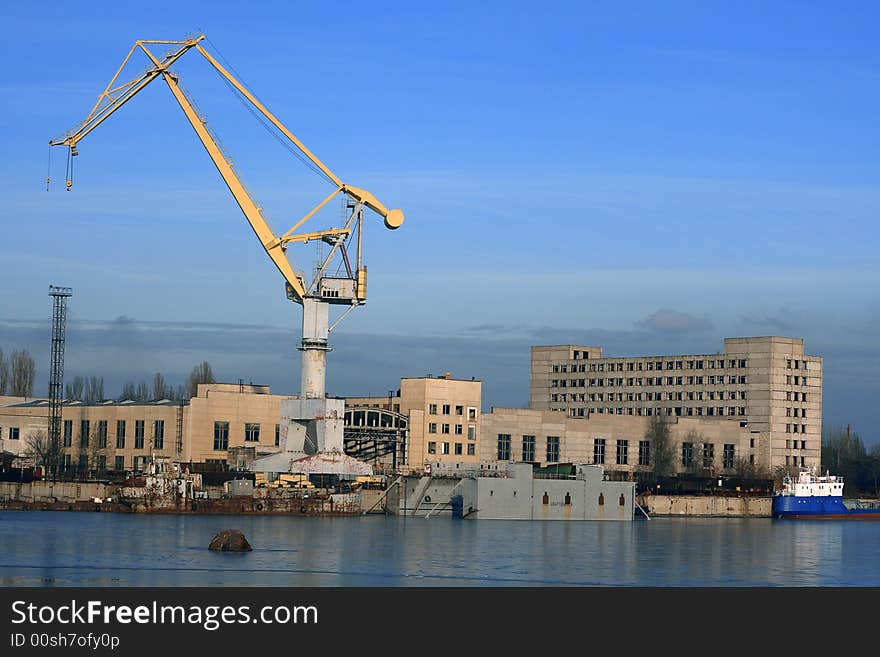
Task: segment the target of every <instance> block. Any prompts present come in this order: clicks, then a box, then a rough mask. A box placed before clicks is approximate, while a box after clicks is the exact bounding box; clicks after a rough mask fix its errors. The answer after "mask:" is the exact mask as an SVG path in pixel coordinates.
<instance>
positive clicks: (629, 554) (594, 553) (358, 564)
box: [0, 511, 880, 586]
mask: <svg viewBox="0 0 880 657" xmlns="http://www.w3.org/2000/svg"><path fill="white" fill-rule="evenodd" d="M230 528H237V529H241V530H242V531H244V532H245V534H246V535H247V537H248V539H249V540H250V542H251V544H252V545H253V546H254V548H255V549H254V551H253V552H250V553H245V554H224V553H216V552H211V551H209V550H207V545H208V543H209V542H210V540H211V537H212V536H213V535H214V534H215V533H216V532H218V531H220V530H221V529H230ZM878 540H880V523H853V522H845V521H831V522H828V521H822V522H820V521H804V522H800V521H797V522H792V521H771V520H769V519H726V520H725V519H714V518H707V519H693V518H692V519H685V518H669V519H660V518H655V519H652V520H650V521H643V522H633V523H616V522H614V523H612V522H604V523H603V522H571V523H564V522H544V523H542V522H515V521H514V522H506V521H473V522H468V521H464V522H462V521H453V520H449V519H444V518H431V519H429V520H424V519H421V518H393V517H388V518H385V517H381V516H377V517H366V518H299V517H285V516H274V517H268V516H262V517H260V516H256V517H254V516H248V517H242V516H198V517H185V516H141V515H118V514H109V513H91V514H90V513H69V512H67V513H65V512H58V513H51V512H15V511H6V512H0V585H3V586H71V585H76V586H114V585H118V586H178V585H179V586H199V585H206V586H224V585H232V586H240V585H255V586H278V585H281V586H432V585H440V586H474V585H491V586H506V585H536V586H546V585H600V586H826V585H843V586H878V585H880V560H877V559H876V558H874V556H873V546H875V545H877V543H878Z"/></svg>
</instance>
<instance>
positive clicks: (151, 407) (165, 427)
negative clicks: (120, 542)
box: [0, 383, 283, 471]
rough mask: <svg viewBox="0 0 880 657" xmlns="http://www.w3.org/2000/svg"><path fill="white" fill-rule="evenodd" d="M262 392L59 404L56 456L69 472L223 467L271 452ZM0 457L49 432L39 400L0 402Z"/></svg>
mask: <svg viewBox="0 0 880 657" xmlns="http://www.w3.org/2000/svg"><path fill="white" fill-rule="evenodd" d="M282 398H283V397H281V396H279V395H271V394H269V387H268V386H255V385H239V384H223V383H210V384H202V385H199V386H198V392H197V394H196V396H195V397H193V398H192V399H189V400H186V401H185V402H172V401H169V400H167V399H163V400H158V401H150V402H135V401H105V402H100V403H90V404H86V403H83V402H79V401H72V402H65V403H64V405H63V409H62V424H61V448H62V450H63V462H64V464H65V465H66V467H67V468H68V469H75V470H83V471H104V470H120V471H121V470H135V471H137V470H142V469H143V468H144V466H145V465H146V463H147V462H149V461H150V460H151V459H153V458H160V457H164V458H169V459H174V460H180V461H195V462H217V463H220V462H224V463H225V462H226V460H227V458H228V450H229V449H230V448H234V447H254V448H255V451H256V452H257V453H261V454H269V453H272V452H275V451H277V450H278V429H279V426H278V424H279V418H280V407H279V404H280V400H281V399H282ZM0 403H2V404H3V405H2V406H0V435H3V436H4V439H3V440H2V441H0V450H5V451H8V452H12V453H14V454H18V455H23V454H26V453H27V452H28V444H27V443H28V439H29V437H30V436H31V435H32V434H34V433H35V432H40V431H42V432H46V431H47V430H48V425H49V422H48V402H47V401H46V400H44V399H37V400H24V399H21V398H14V397H5V398H2V399H0Z"/></svg>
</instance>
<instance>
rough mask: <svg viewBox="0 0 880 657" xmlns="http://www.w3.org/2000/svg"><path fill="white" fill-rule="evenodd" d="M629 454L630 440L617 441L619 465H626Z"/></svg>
mask: <svg viewBox="0 0 880 657" xmlns="http://www.w3.org/2000/svg"><path fill="white" fill-rule="evenodd" d="M628 452H629V441H628V440H618V441H617V465H626V463H627V456H628Z"/></svg>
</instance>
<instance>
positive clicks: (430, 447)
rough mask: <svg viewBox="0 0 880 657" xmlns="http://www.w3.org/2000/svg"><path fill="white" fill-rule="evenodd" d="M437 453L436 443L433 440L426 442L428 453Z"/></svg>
mask: <svg viewBox="0 0 880 657" xmlns="http://www.w3.org/2000/svg"><path fill="white" fill-rule="evenodd" d="M436 453H437V443H435V442H434V441H433V440H432V441H431V442H429V443H428V454H436Z"/></svg>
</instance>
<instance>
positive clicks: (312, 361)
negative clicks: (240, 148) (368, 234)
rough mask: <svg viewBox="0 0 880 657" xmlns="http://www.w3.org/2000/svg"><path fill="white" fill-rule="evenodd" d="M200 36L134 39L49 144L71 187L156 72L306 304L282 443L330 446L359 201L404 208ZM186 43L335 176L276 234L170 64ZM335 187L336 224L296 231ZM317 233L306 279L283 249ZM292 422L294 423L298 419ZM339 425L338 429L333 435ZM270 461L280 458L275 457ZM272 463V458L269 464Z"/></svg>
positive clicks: (358, 253) (357, 261) (357, 269)
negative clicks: (338, 331)
mask: <svg viewBox="0 0 880 657" xmlns="http://www.w3.org/2000/svg"><path fill="white" fill-rule="evenodd" d="M205 38H206V37H205V35H204V34H201V35H199V36H197V37H195V38H188V39H185V40H181V41H156V40H138V41H136V42H135V44H134V45H133V46H132V47H131V49H130V50H129V52H128V54H127V55H126V56H125V59H123V61H122V64H120V66H119V68H118V69H117V70H116V73H115V74H114V76H113V77H112V78H111V80H110V82H109V83H108V84H107V86H106V87H105V88H104V91H103V92H101V94H100V95H99V96H98V100H97V102H96V103H95V104H94V106H93V107H92V109H91V110H90V111H89V113H88V114H87V116H86V117H85V119H83V120H82V121H81V122H80V123H79V124H78V125H77V126H76V127H74V128H73V129H71V130H69V131H68V132H67V133H65V134H64V135H63V136H62V137H59V138H56V139H53V140H51V141H50V142H49V145H50V146H66V147H67V148H68V156H67V175H66V187H67V190H68V191H70V189H71V188H72V186H73V158H75V157H76V156H77V155H78V145H79V143H80V142H81V141H82V140H83V139H84V138H85V137H86V136H88V135H89V134H90V133H91V132H92V131H93V130H94V129H95V128H97V127H98V126H99V125H101V124H102V123H103V122H104V121H105V120H106V119H107V118H109V117H110V116H111V115H112V114H113V113H114V112H116V111H117V110H119V109H120V108H121V107H122V106H123V105H125V103H127V102H128V101H129V100H131V99H132V98H134V96H135V95H136V94H138V93H139V92H140V91H141V90H143V89H144V88H145V87H146V86H147V85H148V84H150V82H152V81H153V80H156V79H158V78H161V79H162V80H164V81H165V83H166V84H167V86H168V88H169V89H170V90H171V93H172V95H173V96H174V99H175V100H176V101H177V103H178V104H179V105H180V108H181V109H182V110H183V113H184V115H185V116H186V118H187V120H188V121H189V123H190V125H191V126H192V128H193V130H194V131H195V133H196V135H197V136H198V138H199V140H200V141H201V143H202V145H203V146H204V147H205V150H206V151H207V152H208V155H209V156H210V158H211V161H212V162H213V163H214V166H215V167H216V168H217V171H218V172H219V173H220V175H221V177H222V178H223V180H224V182H225V183H226V185H227V187H228V188H229V191H230V192H231V193H232V196H233V198H234V199H235V201H236V203H238V206H239V208H241V211H242V212H243V213H244V216H245V218H246V219H247V221H248V223H249V224H250V226H251V228H252V229H253V231H254V233H255V234H256V236H257V239H258V240H259V241H260V244H261V245H262V247H263V249H264V250H265V251H266V254H267V255H268V256H269V258H270V259H271V260H272V262H273V263H274V265H275V266H276V267H277V268H278V271H279V272H281V276H282V278H283V279H284V286H285V292H286V296H287V298H288V299H289V300H291V301H293V302H295V303H298V304H300V305H301V306H302V307H303V320H302V343H301V346H300V350H301V351H302V352H303V355H302V373H301V374H302V376H301V393H300V399H301V400H304V401H305V403H302V404H299V405H298V406H297V405H295V406H291V407H289V408H288V409H287V411H288V415H287V419H288V420H290V427H291V429H292V430H293V433H294V434H300V435H299V436H298V438H297V439H296V440H294V441H293V443H295V444H296V446H297V447H295V448H292V447H291V445H288V450H287V451H288V452H292V453H300V452H303V451H304V452H305V453H312V454H313V453H316V452H321V451H325V450H327V449H331V450H337V451H341V449H342V429H341V426H342V412H344V411H341V410H340V409H339V408H336V406H338V404H335V403H331V402H336V401H341V400H328V399H327V398H326V391H325V378H326V354H327V351H329V350H330V347H329V345H328V336H329V333H330V331H331V330H332V329H334V328H335V327H336V326H337V325H338V324H339V322H340V321H341V320H342V319H343V318H344V317H345V315H347V314H348V313H349V312H350V311H351V310H352V309H354V308H355V307H357V306H360V305H363V304H364V303H365V302H366V298H367V289H366V287H367V268H366V266H365V265H364V264H363V262H362V241H363V221H364V209H365V208H368V209H370V210H372V211H373V212H375V213H376V214H378V215H379V216H380V217H382V219H383V220H384V223H385V226H386V228H388V229H391V230H394V229H397V228H399V227H400V226H401V224H402V223H403V219H404V216H403V212H402V211H401V210H400V209H389V208H387V207H386V206H385V205H384V204H383V203H382V202H381V201H379V199H377V198H376V197H375V196H374V195H373V194H372V193H370V192H369V191H367V190H365V189H361V188H359V187H354V186H353V185H349V184H346V183H344V182H343V181H342V180H341V179H340V178H339V177H338V176H337V175H336V174H334V173H333V172H332V171H331V170H330V169H329V168H328V167H327V166H326V165H325V164H324V163H323V162H322V161H321V160H319V159H318V158H317V156H315V155H314V153H312V152H311V151H310V150H309V149H308V148H307V147H306V146H305V144H303V143H302V142H301V141H300V140H299V139H298V138H297V137H296V136H295V135H294V134H293V133H292V132H291V131H290V130H288V129H287V127H286V126H285V125H284V124H283V123H281V121H280V120H279V119H278V118H277V117H276V116H275V115H274V114H273V113H272V112H270V111H269V110H268V109H267V108H266V106H265V105H264V104H263V103H262V102H260V101H259V100H258V99H257V97H256V96H255V95H254V94H253V93H252V92H251V91H250V90H248V88H247V87H246V86H245V85H244V84H242V83H241V82H240V81H239V80H238V79H237V78H236V77H235V76H233V75H232V74H231V73H230V72H229V71H228V70H227V69H226V68H225V67H224V66H223V65H222V64H220V62H218V61H217V59H216V58H215V57H213V56H212V55H211V54H210V53H209V52H208V51H207V50H206V49H205V48H204V46H203V45H202V42H203V41H204V40H205ZM152 46H166V47H170V48H171V49H170V50H169V51H168V52H166V53H165V54H164V55H161V56H157V55H155V54H154V53H153V52H152V50H151V47H152ZM191 50H194V51H196V52H197V53H199V54H200V55H202V57H204V59H205V60H207V61H208V63H210V65H211V66H212V67H213V68H214V69H215V70H216V71H217V72H218V73H219V74H220V76H221V77H222V78H223V79H224V80H225V81H226V82H227V83H228V84H229V85H231V87H232V88H233V89H234V90H235V91H236V92H237V93H239V94H240V95H241V97H242V98H244V99H245V100H246V101H247V103H250V105H251V106H252V107H253V108H254V109H256V110H257V111H258V112H259V113H260V115H262V117H264V118H265V119H266V120H268V121H269V123H271V125H272V126H274V127H275V128H276V129H277V130H278V131H279V132H280V133H281V134H282V135H283V136H284V138H285V139H286V140H287V141H288V142H290V144H292V145H293V147H294V148H295V149H296V152H297V153H298V154H301V155H302V156H303V157H304V158H305V160H304V161H305V162H306V164H310V165H312V166H313V167H314V168H316V169H317V171H318V172H320V173H321V174H322V175H323V176H324V177H326V178H327V179H328V180H329V181H330V182H331V183H332V185H333V187H334V189H333V191H332V192H331V193H330V194H328V195H327V196H326V197H325V198H324V199H323V200H321V201H320V202H319V203H318V204H317V205H315V206H314V207H313V208H312V209H311V210H309V212H307V213H306V214H305V215H304V216H303V217H302V218H301V219H299V221H297V222H296V224H295V225H294V226H293V227H292V228H290V229H289V230H287V231H286V232H284V233H282V234H280V235H276V234H275V233H274V232H273V231H272V229H271V227H270V226H269V224H268V223H267V222H266V220H265V218H264V217H263V214H262V212H261V210H260V206H259V205H258V204H257V203H256V202H255V201H254V199H253V198H252V197H251V195H250V194H249V193H248V191H247V189H246V188H245V186H244V184H243V183H242V181H241V180H240V179H239V177H238V175H237V174H236V173H235V170H234V168H233V166H232V163H231V162H230V160H229V159H228V158H227V157H226V155H225V154H224V153H223V151H222V150H221V148H220V146H219V145H218V143H217V140H216V139H215V138H214V137H213V136H212V134H211V132H210V130H209V129H208V126H207V124H206V121H205V119H204V118H203V117H202V116H201V115H200V114H199V112H197V111H196V109H195V104H194V102H193V101H192V99H191V98H190V97H189V95H188V93H187V92H186V91H185V90H184V89H183V88H182V86H181V85H180V81H179V76H178V75H177V74H176V73H175V72H174V71H172V70H171V66H172V64H174V63H175V62H177V61H178V60H179V59H180V58H181V57H183V55H185V54H186V53H187V52H189V51H191ZM136 51H141V52H143V53H144V54H145V55H146V56H147V58H148V59H149V62H150V64H149V66H148V68H147V69H146V70H145V71H143V72H142V73H141V74H140V75H138V76H136V77H135V78H134V79H131V80H128V81H127V82H119V78H120V75H121V73H122V71H123V69H124V68H125V66H126V64H127V63H128V62H129V60H130V59H131V58H132V56H133V55H134V54H135V52H136ZM298 156H299V155H298ZM300 159H302V157H301V158H300ZM339 194H342V195H344V196H346V197H348V203H347V209H350V210H351V212H350V214H349V216H348V218H347V220H346V221H345V223H344V224H343V225H342V226H341V227H331V228H327V229H324V230H318V231H313V232H297V231H299V230H300V228H302V226H303V224H305V223H306V222H307V221H308V220H309V219H311V218H312V217H313V216H314V215H315V214H316V213H318V211H319V210H321V209H322V208H323V207H324V206H326V205H327V204H328V203H329V202H330V201H331V200H332V199H333V198H334V197H336V196H337V195H339ZM353 235H356V241H355V243H356V248H355V254H354V256H355V258H354V263H352V260H351V258H350V257H349V253H348V249H347V241H348V240H349V238H350V237H352V236H353ZM314 240H320V241H321V242H323V243H326V244H328V245H330V247H331V248H330V251H329V253H328V255H327V257H326V258H324V259H323V261H322V262H321V263H320V265H319V266H318V268H317V273H316V274H315V276H314V278H313V280H312V281H311V282H308V281H306V279H305V277H304V276H303V275H302V274H301V273H298V272H297V271H295V270H294V268H293V266H292V264H291V261H290V260H289V259H288V256H287V253H286V252H287V247H288V245H289V244H291V243H307V242H309V241H314ZM337 253H338V254H340V255H341V259H342V263H343V264H344V266H345V273H344V274H341V273H337V274H335V275H333V276H331V275H328V273H327V268H328V265H329V264H330V262H331V261H332V260H333V258H334V257H335V256H336V255H337ZM352 265H353V266H352ZM330 305H340V306H348V308H347V309H346V310H345V311H344V312H343V313H342V315H341V316H340V317H339V318H338V319H337V320H336V321H335V322H334V323H333V324H332V325H330V323H329V306H330ZM284 413H285V410H284V408H282V420H284V419H285V418H284ZM337 415H338V416H339V420H338V425H339V426H338V430H337V427H336V424H337V423H336V422H335V420H336V416H337ZM330 419H332V420H333V423H332V426H330V425H328V424H326V423H327V422H328V421H329V420H330ZM295 423H297V424H296V425H295ZM286 429H287V427H285V426H283V427H282V434H286V436H285V437H286V438H287V439H288V440H287V442H288V443H290V442H291V441H290V438H291V434H290V433H289V432H288V431H286ZM337 433H338V436H336V434H337ZM275 465H277V460H276V463H275ZM273 467H275V466H274V465H273ZM276 471H277V470H276Z"/></svg>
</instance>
